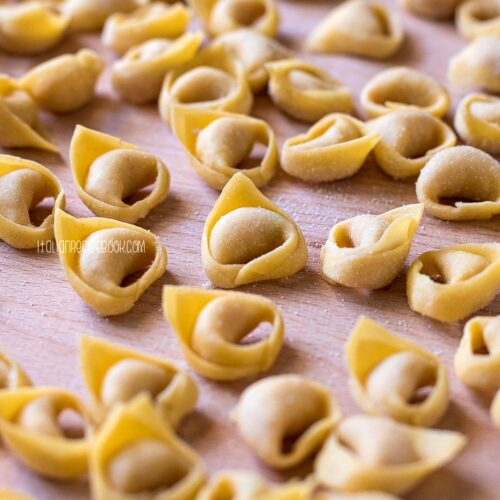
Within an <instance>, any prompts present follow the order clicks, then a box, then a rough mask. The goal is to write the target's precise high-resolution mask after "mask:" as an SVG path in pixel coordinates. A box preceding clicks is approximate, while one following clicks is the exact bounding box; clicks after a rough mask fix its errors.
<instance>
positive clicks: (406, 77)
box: [360, 66, 451, 118]
mask: <svg viewBox="0 0 500 500" xmlns="http://www.w3.org/2000/svg"><path fill="white" fill-rule="evenodd" d="M360 99H361V105H362V106H363V108H364V110H365V111H366V112H367V113H368V114H369V115H370V116H371V117H377V116H381V115H385V114H387V113H390V112H392V111H394V110H396V109H404V108H417V109H421V110H422V111H427V112H428V113H430V114H432V115H434V116H436V117H438V118H440V117H442V116H444V115H445V114H446V112H447V111H448V109H449V108H450V104H451V102H450V96H449V95H448V91H447V90H446V89H445V88H444V87H443V86H442V85H441V84H440V83H439V82H437V81H436V80H435V79H434V78H432V77H431V76H429V75H426V74H425V73H421V72H420V71H417V70H415V69H412V68H408V67H405V66H398V67H394V68H389V69H386V70H385V71H381V72H380V73H378V74H377V75H375V76H374V77H373V78H372V79H371V80H370V81H369V82H368V83H367V84H366V85H365V87H364V88H363V90H362V92H361V97H360Z"/></svg>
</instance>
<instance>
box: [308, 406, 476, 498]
mask: <svg viewBox="0 0 500 500" xmlns="http://www.w3.org/2000/svg"><path fill="white" fill-rule="evenodd" d="M465 443H466V438H465V436H464V435H463V434H461V433H459V432H452V431H443V430H434V429H425V428H420V427H412V426H408V425H405V424H401V423H397V422H394V421H393V420H391V419H389V418H387V417H370V416H365V415H354V416H352V417H348V418H346V419H345V420H343V421H342V422H341V423H340V424H339V425H338V427H337V430H336V432H335V433H334V434H333V435H332V436H331V437H330V438H329V439H328V441H327V442H326V444H325V446H324V447H323V449H322V450H321V452H320V454H319V456H318V458H317V459H316V463H315V473H316V478H317V479H318V481H319V483H320V484H321V485H323V486H326V487H329V488H338V489H340V490H342V491H349V492H356V491H370V490H378V491H383V492H387V493H392V494H395V495H404V494H405V493H406V492H408V491H410V490H411V489H413V488H414V487H415V486H416V485H417V484H418V483H419V482H421V481H422V480H423V479H424V478H425V477H427V476H428V475H429V474H431V473H432V472H434V471H436V470H437V469H439V468H441V467H443V466H444V465H445V464H447V463H448V462H450V461H451V460H452V459H453V458H454V457H455V456H456V455H457V454H458V453H459V452H460V451H461V450H462V448H463V447H464V446H465Z"/></svg>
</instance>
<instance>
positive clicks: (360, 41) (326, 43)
mask: <svg viewBox="0 0 500 500" xmlns="http://www.w3.org/2000/svg"><path fill="white" fill-rule="evenodd" d="M403 40H404V31H403V27H402V24H401V21H400V20H399V18H398V17H397V16H396V15H395V14H393V12H392V11H391V10H389V9H386V8H385V7H384V6H383V5H381V4H378V3H372V2H368V1H366V0H349V1H348V2H344V3H342V4H341V5H340V6H338V7H335V8H334V9H333V10H332V12H331V13H330V14H329V15H328V16H326V17H325V18H324V19H323V20H322V21H321V22H320V23H319V25H318V26H316V27H315V28H314V30H313V32H312V33H311V35H310V36H309V38H308V39H307V42H306V48H307V49H308V50H310V51H313V52H327V53H338V52H340V53H345V54H354V55H357V56H364V57H371V58H373V59H385V58H387V57H390V56H391V55H393V54H394V53H395V52H396V51H397V50H398V49H399V47H400V46H401V44H402V43H403Z"/></svg>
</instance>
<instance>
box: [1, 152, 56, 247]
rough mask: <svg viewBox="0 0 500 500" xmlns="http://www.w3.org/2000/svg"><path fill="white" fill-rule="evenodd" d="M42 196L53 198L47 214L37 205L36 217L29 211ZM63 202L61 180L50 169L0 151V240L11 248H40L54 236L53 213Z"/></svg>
mask: <svg viewBox="0 0 500 500" xmlns="http://www.w3.org/2000/svg"><path fill="white" fill-rule="evenodd" d="M46 199H53V205H52V209H51V211H50V213H49V214H48V215H46V214H45V212H44V211H43V213H42V209H41V210H40V212H41V213H40V214H39V215H42V216H44V218H43V220H41V221H40V220H38V219H39V217H36V216H35V215H36V214H34V213H33V211H34V210H35V209H37V208H41V205H42V203H43V201H44V200H46ZM64 206H65V196H64V191H63V187H62V184H61V183H60V182H59V180H58V179H57V177H56V176H55V175H54V174H53V173H52V172H51V171H50V170H48V169H47V168H45V167H43V166H42V165H40V164H39V163H35V162H34V161H30V160H24V159H22V158H17V157H15V156H8V155H0V240H2V241H5V243H7V244H9V245H11V246H13V247H14V248H21V249H31V248H41V247H42V246H43V245H45V244H47V243H48V242H49V241H52V240H53V239H54V214H55V213H56V211H57V210H58V209H59V208H64ZM44 208H45V207H44ZM30 212H31V213H30Z"/></svg>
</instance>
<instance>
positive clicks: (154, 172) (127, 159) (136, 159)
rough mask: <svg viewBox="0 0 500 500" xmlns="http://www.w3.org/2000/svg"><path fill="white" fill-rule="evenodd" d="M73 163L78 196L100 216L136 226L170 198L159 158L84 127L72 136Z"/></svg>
mask: <svg viewBox="0 0 500 500" xmlns="http://www.w3.org/2000/svg"><path fill="white" fill-rule="evenodd" d="M70 162H71V170H72V172H73V180H74V183H75V186H76V192H77V194H78V196H79V197H80V199H81V200H82V201H83V203H85V205H87V207H88V208H89V209H90V210H92V212H94V213H95V214H96V215H98V216H100V217H109V218H112V219H117V220H121V221H123V222H128V223H130V224H134V223H135V222H137V221H138V220H139V219H141V218H143V217H146V215H147V214H148V213H149V212H150V211H151V210H152V209H153V208H154V207H155V206H157V205H159V204H160V203H161V202H163V201H164V200H165V198H166V197H167V195H168V191H169V186H170V174H169V171H168V169H167V167H166V166H165V164H164V163H163V162H162V161H161V160H160V159H159V158H158V157H156V156H154V155H152V154H149V153H146V152H145V151H142V150H141V149H139V148H137V147H136V146H133V145H131V144H128V143H126V142H124V141H122V140H121V139H118V138H116V137H113V136H111V135H107V134H104V133H102V132H98V131H96V130H92V129H89V128H85V127H83V126H82V125H78V126H77V127H76V129H75V132H74V134H73V139H72V141H71V146H70ZM148 186H153V187H152V189H151V191H150V192H149V193H147V195H146V196H143V197H142V196H141V192H142V190H144V189H146V188H147V187H148Z"/></svg>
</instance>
